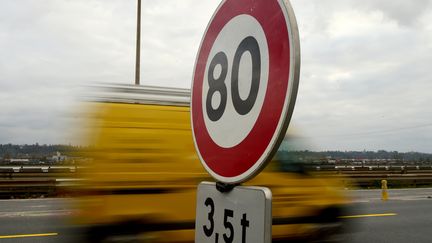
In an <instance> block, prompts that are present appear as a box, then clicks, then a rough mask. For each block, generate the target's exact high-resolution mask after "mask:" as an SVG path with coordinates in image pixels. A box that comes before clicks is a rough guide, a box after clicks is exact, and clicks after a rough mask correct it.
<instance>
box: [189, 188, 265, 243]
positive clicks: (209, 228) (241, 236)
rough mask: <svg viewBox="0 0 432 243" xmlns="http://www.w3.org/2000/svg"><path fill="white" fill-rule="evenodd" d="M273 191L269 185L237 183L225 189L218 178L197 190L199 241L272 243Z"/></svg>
mask: <svg viewBox="0 0 432 243" xmlns="http://www.w3.org/2000/svg"><path fill="white" fill-rule="evenodd" d="M271 200H272V193H271V191H270V189H268V188H265V187H251V186H247V187H246V186H237V187H234V189H233V190H232V191H230V192H226V193H222V192H219V191H218V190H217V189H216V183H214V182H201V183H200V184H199V185H198V191H197V206H196V220H195V242H196V243H219V242H220V243H224V242H235V243H246V242H247V243H270V242H271V240H272V233H271V227H272V208H271V205H272V203H271Z"/></svg>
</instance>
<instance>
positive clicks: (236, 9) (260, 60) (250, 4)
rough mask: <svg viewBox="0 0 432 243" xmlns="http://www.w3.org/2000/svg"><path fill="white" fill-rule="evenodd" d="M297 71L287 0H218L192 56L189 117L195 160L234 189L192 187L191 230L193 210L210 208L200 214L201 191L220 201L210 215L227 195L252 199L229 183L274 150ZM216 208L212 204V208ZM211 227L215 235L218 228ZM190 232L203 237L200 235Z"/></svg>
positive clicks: (243, 201)
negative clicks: (194, 205) (195, 191)
mask: <svg viewBox="0 0 432 243" xmlns="http://www.w3.org/2000/svg"><path fill="white" fill-rule="evenodd" d="M299 73H300V44H299V34H298V28H297V23H296V20H295V16H294V12H293V10H292V8H291V5H290V4H289V2H288V1H285V0H253V1H252V0H224V1H222V2H221V4H220V5H219V7H218V8H217V10H216V11H215V13H214V14H213V17H212V19H211V20H210V22H209V24H208V26H207V29H206V32H205V34H204V36H203V39H202V41H201V46H200V49H199V51H198V54H197V58H196V63H195V69H194V77H193V83H192V97H191V123H192V131H193V137H194V142H195V148H196V151H197V153H198V156H199V158H200V160H201V163H202V165H203V166H204V168H205V169H206V170H207V172H208V173H209V174H210V175H211V176H213V177H214V178H215V179H216V180H217V181H219V185H222V187H226V188H228V190H227V191H229V189H232V188H234V189H233V190H232V192H224V193H221V192H218V191H217V190H216V189H215V188H214V191H211V190H209V189H206V190H203V189H202V188H204V186H200V187H199V190H198V194H199V195H198V201H197V203H198V204H197V224H196V233H197V234H199V232H200V229H201V227H203V225H201V224H202V223H204V221H203V220H202V219H201V218H198V217H201V216H199V215H205V213H204V214H203V213H202V211H203V210H204V212H206V211H205V210H206V208H207V210H210V211H207V213H210V212H211V210H212V209H211V207H210V206H209V203H205V202H204V204H203V202H201V201H199V200H201V199H202V198H200V195H201V194H203V193H204V194H205V195H207V196H208V197H209V198H212V201H213V204H215V205H223V207H224V208H223V209H220V210H222V216H218V217H225V216H224V215H223V214H224V213H223V212H224V210H225V209H228V206H229V205H230V204H229V202H235V203H236V205H231V206H229V207H231V208H239V209H240V208H242V207H244V209H245V210H246V208H248V207H249V206H248V205H249V204H250V205H253V202H251V201H250V200H248V199H247V197H246V196H244V194H242V193H237V192H236V191H238V190H237V187H235V185H236V184H239V183H242V182H245V181H247V180H249V179H251V178H252V177H254V176H255V175H257V174H258V173H259V172H260V171H261V170H262V169H263V168H264V167H265V165H266V164H267V162H269V161H270V160H271V158H272V157H273V155H274V153H275V152H276V151H277V149H278V147H279V145H280V143H281V141H282V139H283V138H284V136H285V133H286V130H287V128H288V124H289V121H290V119H291V115H292V113H293V110H294V104H295V100H296V96H297V88H298V82H299ZM221 183H222V184H221ZM230 185H231V186H230ZM214 187H215V186H214ZM205 188H207V184H206V187H205ZM234 192H236V193H234ZM215 195H219V196H215ZM201 197H202V195H201ZM228 199H229V200H228ZM234 199H235V200H234ZM226 200H228V201H226ZM230 200H232V201H230ZM268 200H270V199H268ZM265 205H267V204H265V203H264V204H262V205H261V206H265ZM270 205H271V204H270ZM261 206H258V205H255V206H254V207H252V208H251V210H252V211H253V210H255V211H256V212H255V213H257V214H258V212H265V211H266V210H267V209H266V208H260V207H261ZM208 207H210V208H208ZM221 207H222V206H221ZM216 209H217V207H216V206H215V209H213V210H216ZM228 210H232V209H228ZM240 211H241V210H240ZM215 212H216V211H214V212H213V213H215ZM229 212H230V211H229ZM198 213H200V214H198ZM213 213H210V214H213ZM230 215H231V214H228V215H227V216H226V217H227V218H229V217H231V216H230ZM208 217H209V219H210V216H208ZM233 217H235V216H233ZM215 222H216V221H215ZM219 222H223V225H224V226H225V228H227V227H228V228H229V229H231V228H232V227H234V226H232V227H231V226H230V224H228V223H226V220H225V219H224V218H222V219H221V221H219ZM270 222H271V221H270ZM207 223H208V222H207ZM225 223H226V224H225ZM260 223H262V222H260ZM270 225H271V223H270ZM270 229H271V227H270ZM270 229H268V230H270ZM201 231H202V230H201ZM233 232H234V231H233ZM216 233H218V234H219V237H221V236H220V234H222V232H220V231H218V232H216ZM208 234H209V235H210V236H211V237H213V238H212V239H213V241H212V242H215V240H216V242H217V240H221V242H232V239H233V238H231V237H230V235H229V233H228V235H227V237H228V238H224V240H225V241H222V238H214V236H213V234H210V233H208ZM263 234H269V232H264V233H263ZM270 235H271V233H270ZM206 236H207V234H206ZM197 237H198V236H197ZM211 237H210V238H211ZM197 239H199V241H197V242H207V241H203V238H201V236H199V237H198V238H196V240H197ZM236 239H239V240H236V241H235V242H240V240H241V239H240V238H236ZM259 239H266V238H262V237H261V238H259ZM270 239H271V237H270ZM209 242H210V241H209ZM248 242H249V241H248ZM254 242H255V241H254ZM259 242H270V241H266V240H264V241H259Z"/></svg>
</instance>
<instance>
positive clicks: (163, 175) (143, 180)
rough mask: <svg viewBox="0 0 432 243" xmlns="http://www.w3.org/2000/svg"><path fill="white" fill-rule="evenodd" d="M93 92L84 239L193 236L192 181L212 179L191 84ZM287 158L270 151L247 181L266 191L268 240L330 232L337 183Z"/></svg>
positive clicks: (336, 212)
mask: <svg viewBox="0 0 432 243" xmlns="http://www.w3.org/2000/svg"><path fill="white" fill-rule="evenodd" d="M96 96H97V97H96V98H95V97H93V101H92V102H88V104H86V105H87V109H88V110H89V113H88V117H87V118H88V119H87V121H86V124H85V127H86V130H87V131H89V132H88V133H87V138H86V139H87V142H88V143H89V144H90V147H89V148H90V149H88V151H86V154H85V156H86V157H89V158H92V160H93V161H92V162H91V163H89V164H88V165H84V166H83V167H84V168H83V169H81V170H80V171H81V172H80V176H81V178H82V179H83V180H82V182H81V184H80V185H79V188H78V190H77V194H78V197H77V198H76V201H77V205H78V209H79V210H78V211H79V213H78V214H77V215H76V217H75V223H76V224H78V225H79V226H82V227H85V228H86V229H87V231H86V232H87V237H88V239H89V241H90V242H193V240H194V227H195V226H194V224H195V222H194V221H195V206H196V205H195V201H196V189H197V185H198V183H199V182H201V181H213V179H212V178H210V176H209V175H208V174H207V173H206V171H205V170H204V168H203V167H202V165H201V163H200V162H199V159H198V157H197V155H196V152H195V149H194V144H193V138H192V132H191V127H190V112H189V99H190V91H189V90H186V89H169V88H160V87H148V86H147V87H144V86H126V85H107V86H104V88H103V90H102V91H101V92H99V93H98V94H97V95H96ZM291 160H292V159H291ZM292 162H295V161H290V159H289V158H278V155H276V158H275V159H274V160H273V161H272V162H270V164H269V165H268V166H267V168H266V169H265V170H264V171H263V172H261V173H260V174H259V175H258V176H257V177H256V178H254V179H253V180H251V181H249V182H248V183H246V185H257V186H266V187H269V188H270V189H271V191H272V193H273V206H272V207H273V212H272V214H273V228H272V234H273V239H274V241H278V240H281V241H282V240H286V239H297V240H300V239H301V240H314V241H315V240H318V241H321V240H324V239H328V238H330V237H333V236H334V234H336V233H337V232H339V231H340V230H341V229H342V228H343V222H342V221H341V220H342V219H341V218H340V216H341V215H342V214H343V213H344V210H345V209H346V207H347V206H348V205H349V200H348V198H347V197H346V196H345V195H344V193H343V192H342V191H341V190H338V188H340V186H341V185H340V184H339V182H338V181H336V180H332V179H328V178H327V179H325V180H323V179H322V178H318V177H315V176H312V175H310V174H309V173H307V172H306V171H305V170H304V169H302V167H301V165H299V164H297V163H292Z"/></svg>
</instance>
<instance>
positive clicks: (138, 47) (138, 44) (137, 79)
mask: <svg viewBox="0 0 432 243" xmlns="http://www.w3.org/2000/svg"><path fill="white" fill-rule="evenodd" d="M140 55H141V0H138V10H137V34H136V60H135V85H140Z"/></svg>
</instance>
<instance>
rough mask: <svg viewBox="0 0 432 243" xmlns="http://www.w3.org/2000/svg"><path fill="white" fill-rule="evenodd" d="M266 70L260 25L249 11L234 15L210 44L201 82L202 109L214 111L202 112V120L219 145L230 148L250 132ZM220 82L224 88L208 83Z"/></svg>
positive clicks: (264, 86)
mask: <svg viewBox="0 0 432 243" xmlns="http://www.w3.org/2000/svg"><path fill="white" fill-rule="evenodd" d="M227 40H229V41H227ZM221 58H223V59H221ZM225 61H226V62H225ZM225 64H226V65H225ZM224 65H225V66H224ZM268 72H269V54H268V47H267V41H266V36H265V34H264V30H263V29H262V27H261V25H260V24H259V23H258V21H257V20H256V19H255V18H253V17H252V16H250V15H246V14H242V15H238V16H236V17H234V18H233V19H231V20H230V21H229V22H228V23H227V24H226V25H225V26H224V28H223V29H222V31H221V32H220V33H219V35H218V37H217V38H216V40H215V42H214V44H213V47H212V49H211V51H210V55H209V57H208V60H207V67H206V71H205V74H204V82H203V85H204V87H203V93H202V109H203V110H204V112H205V114H214V115H212V116H204V122H205V125H206V127H207V130H208V132H209V135H210V137H211V138H212V139H213V141H214V142H215V143H216V144H217V145H218V146H220V147H222V148H232V147H234V146H236V145H238V144H239V143H240V142H242V141H243V140H244V139H245V138H246V136H247V135H248V134H249V133H250V131H251V130H252V128H253V126H254V125H255V123H256V121H257V119H258V116H259V114H260V112H261V108H262V105H263V103H264V98H265V94H266V90H267V79H268ZM232 77H234V79H233V78H232ZM222 79H223V80H222ZM220 83H223V88H226V92H225V89H224V90H223V92H217V91H220V90H222V89H221V88H216V87H210V86H218V84H220ZM218 87H220V86H218ZM248 102H249V103H248ZM208 104H209V105H210V106H209V107H207V106H208Z"/></svg>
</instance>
